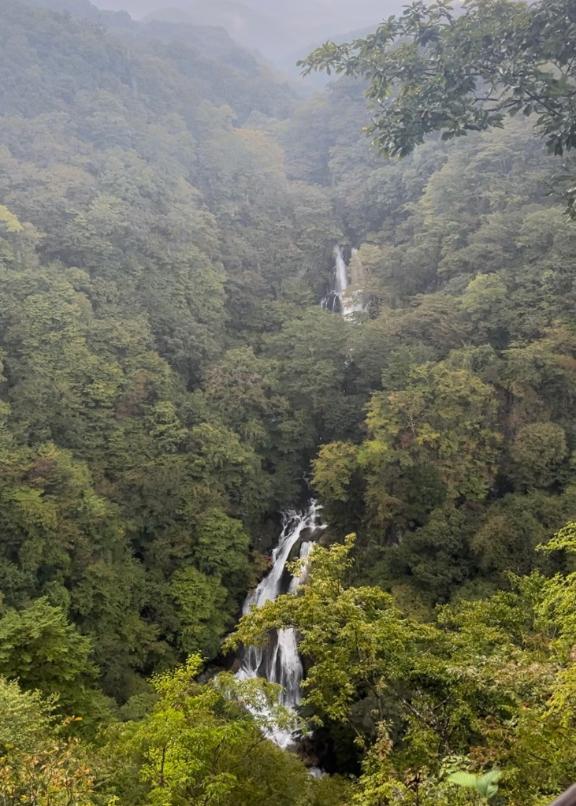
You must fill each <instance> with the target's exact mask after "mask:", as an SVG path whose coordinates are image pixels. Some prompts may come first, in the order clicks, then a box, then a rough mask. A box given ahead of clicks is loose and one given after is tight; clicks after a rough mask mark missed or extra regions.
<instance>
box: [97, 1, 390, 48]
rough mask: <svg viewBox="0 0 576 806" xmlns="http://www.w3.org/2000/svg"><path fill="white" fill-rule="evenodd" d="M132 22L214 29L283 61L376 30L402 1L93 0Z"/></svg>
mask: <svg viewBox="0 0 576 806" xmlns="http://www.w3.org/2000/svg"><path fill="white" fill-rule="evenodd" d="M93 2H95V3H96V4H97V5H99V6H100V7H101V8H109V9H115V10H119V9H125V10H126V11H129V12H130V13H131V14H132V15H133V16H137V17H143V16H146V15H149V14H150V13H154V15H155V16H166V17H168V18H172V19H178V15H180V16H181V17H182V18H183V15H186V18H187V19H188V20H189V21H190V22H193V23H195V24H201V25H218V26H221V27H224V28H226V30H228V33H229V34H230V35H231V36H232V37H233V38H235V39H236V40H237V41H238V42H240V43H241V44H243V45H245V46H247V47H249V48H252V49H257V50H259V51H260V52H261V53H263V54H265V55H266V56H267V57H268V58H272V59H274V57H275V56H279V57H280V58H283V57H286V56H287V55H289V54H291V53H295V52H297V51H298V50H301V49H306V48H307V47H308V46H311V45H314V44H316V43H319V42H321V41H323V40H324V39H327V38H329V37H330V36H337V35H338V34H345V33H348V32H350V31H356V30H361V29H365V28H368V27H372V26H375V25H376V24H377V23H378V22H380V21H381V20H382V19H384V18H385V17H386V16H388V15H389V14H391V13H394V12H395V11H398V10H399V9H400V8H401V7H402V5H403V4H404V0H93Z"/></svg>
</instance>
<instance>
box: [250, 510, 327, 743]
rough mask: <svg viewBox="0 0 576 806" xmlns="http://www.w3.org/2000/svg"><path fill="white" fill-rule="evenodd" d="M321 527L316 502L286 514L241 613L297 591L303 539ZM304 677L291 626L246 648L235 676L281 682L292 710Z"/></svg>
mask: <svg viewBox="0 0 576 806" xmlns="http://www.w3.org/2000/svg"><path fill="white" fill-rule="evenodd" d="M323 528H324V526H323V525H322V524H321V523H320V507H319V506H318V505H317V504H316V502H315V501H313V502H312V503H311V504H310V506H309V507H308V509H307V510H306V512H294V511H291V512H287V513H285V515H284V517H283V528H282V533H281V535H280V540H279V541H278V545H277V546H276V548H275V549H274V551H273V553H272V568H271V569H270V572H269V573H268V574H267V576H265V577H264V579H263V580H262V581H261V582H260V584H259V585H258V587H257V588H256V589H255V590H254V591H253V592H252V593H250V594H249V595H248V597H247V598H246V601H245V603H244V608H243V614H244V615H246V613H249V612H250V611H251V610H252V609H253V608H258V607H262V605H263V604H265V603H266V602H269V601H274V600H275V599H276V598H277V597H278V596H280V595H281V594H282V593H292V594H294V593H296V591H297V590H298V588H299V586H300V585H301V584H302V582H303V581H304V580H305V578H306V572H307V562H306V560H307V558H308V557H309V555H310V551H311V550H312V547H313V545H314V543H313V541H312V540H305V539H303V538H304V537H306V538H312V537H313V536H314V532H316V531H318V530H319V529H323ZM299 541H301V545H300V554H299V556H300V558H301V559H302V560H303V565H302V568H301V572H300V575H299V576H296V577H291V578H290V575H289V572H288V571H287V569H286V565H287V563H288V561H289V559H290V555H291V552H292V550H293V548H294V547H295V546H296V544H297V543H298V542H299ZM303 676H304V669H303V666H302V661H301V659H300V655H299V653H298V643H297V640H296V633H295V631H294V630H293V629H292V628H289V629H282V630H278V631H277V632H276V633H275V634H274V635H273V636H272V638H271V640H270V642H269V644H268V645H267V646H265V647H247V648H246V649H245V651H244V655H243V658H242V665H241V666H240V669H239V671H238V673H237V677H238V678H239V679H241V680H246V679H249V678H254V677H264V678H266V680H268V681H269V682H270V683H277V684H278V685H280V686H281V694H280V702H281V703H282V705H283V706H284V707H285V708H287V709H289V710H291V711H294V712H295V709H296V707H297V706H298V704H299V703H300V700H301V691H300V684H301V682H302V678H303ZM263 715H265V714H263ZM267 735H268V736H269V738H270V739H272V741H274V742H276V744H277V745H279V746H280V747H284V748H286V747H289V746H290V745H292V744H294V741H295V738H296V734H295V731H293V730H290V729H286V728H280V727H273V728H271V729H269V730H268V731H267Z"/></svg>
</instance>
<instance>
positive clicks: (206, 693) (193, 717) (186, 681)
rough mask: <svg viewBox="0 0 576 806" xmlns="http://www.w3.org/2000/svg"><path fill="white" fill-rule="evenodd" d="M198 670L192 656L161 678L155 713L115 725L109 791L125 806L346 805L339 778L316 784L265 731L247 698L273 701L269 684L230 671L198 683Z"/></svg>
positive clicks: (107, 751) (109, 749)
mask: <svg viewBox="0 0 576 806" xmlns="http://www.w3.org/2000/svg"><path fill="white" fill-rule="evenodd" d="M199 671H200V663H199V660H198V658H197V657H192V658H190V659H189V660H188V663H187V664H186V665H185V666H183V667H181V668H179V669H177V670H176V671H174V672H172V673H170V674H166V675H163V676H161V677H157V678H155V679H154V680H153V685H154V689H155V691H156V694H157V702H156V705H155V706H154V707H153V709H152V711H151V712H150V713H149V714H148V715H147V716H146V717H145V718H144V719H143V720H141V721H139V722H129V723H127V724H125V725H118V726H116V727H115V728H113V729H112V730H111V732H110V734H109V737H108V741H107V744H106V745H105V747H104V751H103V754H104V758H105V759H106V766H107V767H108V770H109V775H110V779H109V781H108V782H107V784H106V790H107V792H109V793H110V794H114V795H116V797H118V798H119V802H120V803H125V804H140V803H150V804H153V803H154V804H155V803H158V804H174V805H175V804H180V803H197V804H214V805H215V806H226V805H227V804H234V803H242V804H254V806H258V804H262V805H263V806H264V804H269V803H278V804H286V806H291V805H292V804H293V805H294V806H297V805H298V806H300V804H302V806H307V805H308V804H310V806H314V804H315V805H316V806H330V804H337V803H344V801H343V800H341V799H340V795H339V794H338V784H337V783H335V784H334V786H333V787H330V786H328V787H326V786H324V785H323V784H322V783H321V782H319V783H317V782H316V781H315V780H314V779H313V778H311V777H310V776H309V774H308V772H307V770H306V768H305V767H304V766H303V764H302V763H301V762H300V761H299V759H298V758H297V757H296V756H295V755H292V754H290V753H284V752H282V751H281V750H279V749H278V748H277V747H275V746H274V745H273V744H272V743H271V742H269V741H268V740H266V739H265V738H264V737H263V736H262V733H261V732H260V730H259V726H258V724H257V723H256V722H255V720H254V718H253V717H252V716H250V714H249V713H248V712H247V711H246V709H245V707H244V705H243V703H244V704H249V703H252V704H253V705H255V704H256V703H258V702H261V698H262V697H265V698H266V699H267V700H268V701H270V702H271V703H273V692H272V691H271V690H268V689H267V688H266V687H265V684H264V686H263V684H262V683H260V682H258V681H245V682H244V683H239V682H238V681H236V680H234V678H233V677H231V676H230V675H221V676H220V677H217V678H215V679H214V680H212V681H211V682H209V683H206V684H200V683H198V682H197V681H196V680H195V677H196V676H197V674H198V672H199ZM343 789H344V785H342V787H341V790H340V791H341V792H342V795H343V791H342V790H343Z"/></svg>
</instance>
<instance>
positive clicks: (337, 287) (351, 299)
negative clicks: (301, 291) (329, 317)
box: [322, 246, 364, 319]
mask: <svg viewBox="0 0 576 806" xmlns="http://www.w3.org/2000/svg"><path fill="white" fill-rule="evenodd" d="M356 253H357V250H356V249H353V250H352V254H353V255H354V254H356ZM349 286H350V283H349V280H348V266H347V265H346V261H345V260H344V253H343V252H342V247H341V246H335V247H334V289H333V290H332V291H331V292H330V293H329V294H328V295H327V296H326V297H325V298H324V299H323V300H322V307H323V308H325V309H327V310H329V311H333V312H336V311H338V310H339V311H340V312H341V314H342V316H343V317H344V318H345V319H348V318H350V317H351V316H353V315H354V314H355V313H359V312H362V311H363V310H364V304H363V302H362V299H361V296H362V295H361V293H359V292H357V291H355V292H351V291H350V289H349Z"/></svg>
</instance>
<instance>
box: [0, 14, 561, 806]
mask: <svg viewBox="0 0 576 806" xmlns="http://www.w3.org/2000/svg"><path fill="white" fill-rule="evenodd" d="M62 8H67V9H68V11H70V12H72V13H71V14H69V13H63V12H62V11H61V9H62ZM59 9H60V10H59ZM177 27H178V26H177ZM0 77H1V80H0V273H1V281H0V356H1V362H2V375H1V389H0V391H1V402H0V414H1V418H2V424H1V430H0V456H1V460H0V524H1V539H0V591H1V598H0V675H1V676H2V677H1V678H0V702H1V706H0V711H1V712H2V714H3V720H2V722H3V727H2V728H0V751H1V752H0V799H2V798H3V801H2V802H3V803H6V804H13V803H34V804H43V805H44V804H46V806H47V805H48V804H82V805H84V804H113V803H118V804H134V806H140V805H141V804H162V805H163V806H168V805H169V804H170V806H172V805H173V806H179V805H180V804H206V806H208V804H210V806H228V805H229V804H245V805H246V806H258V804H262V806H264V804H279V805H280V806H281V805H282V804H286V806H312V805H313V804H315V805H316V806H329V805H330V804H341V806H345V805H346V806H348V804H352V803H354V804H358V806H380V804H388V803H406V804H444V803H446V804H459V803H479V802H484V801H481V800H479V798H481V797H485V798H486V799H488V798H492V797H495V798H496V800H494V802H495V803H499V802H501V803H510V804H517V806H520V804H526V803H530V804H536V805H538V804H541V805H542V806H543V805H544V804H547V803H548V802H549V801H550V800H552V799H553V797H554V796H555V795H556V794H558V793H559V792H560V791H561V790H562V789H563V788H564V787H566V786H568V785H569V784H570V783H572V782H573V779H574V778H576V773H575V772H574V769H575V765H574V754H573V751H572V749H571V742H570V741H569V740H568V739H567V737H568V736H569V735H570V732H571V730H572V728H573V706H574V702H573V701H574V680H573V677H574V667H573V661H574V657H573V646H574V644H575V642H576V636H574V635H573V633H574V624H573V601H574V596H575V593H574V591H575V588H574V585H575V584H576V583H575V581H574V578H573V573H572V569H573V560H572V559H571V556H572V555H573V552H574V545H575V540H574V529H573V527H568V528H567V529H565V530H564V531H562V532H560V536H559V537H557V538H555V539H553V536H554V535H555V533H557V532H558V531H559V530H560V529H561V528H562V527H563V526H564V525H565V524H566V523H568V522H570V521H574V520H576V463H575V461H574V450H575V448H576V419H575V417H574V404H575V399H576V331H575V330H574V305H575V303H576V288H575V276H576V275H575V272H574V265H573V264H574V260H575V259H576V224H575V223H574V222H573V221H571V220H570V217H569V216H568V215H566V210H565V199H564V198H562V196H561V190H560V187H561V184H562V183H561V181H560V180H559V179H558V174H559V173H561V172H566V171H567V170H569V165H568V167H567V165H566V164H563V162H562V161H561V160H560V159H559V158H558V157H554V156H551V155H549V154H547V152H546V150H545V147H544V145H543V143H542V137H541V131H540V130H539V129H538V128H537V126H535V122H534V120H533V118H532V117H531V116H530V114H528V115H526V116H522V119H521V120H520V119H519V118H513V119H511V120H507V121H505V122H504V121H502V124H503V125H502V126H500V127H498V128H489V129H488V130H486V131H476V132H471V133H469V134H468V136H467V137H463V138H458V139H452V140H449V141H445V140H443V139H440V137H439V136H438V135H437V134H435V133H434V131H433V130H432V129H431V130H430V132H428V133H427V136H426V137H425V138H422V139H423V140H424V142H423V143H422V144H421V145H420V146H419V147H418V148H417V149H416V150H415V151H413V153H411V154H409V155H408V156H406V157H405V158H404V159H402V160H398V159H386V158H385V157H383V156H378V154H377V152H376V150H375V149H373V148H372V147H371V145H370V142H369V139H368V138H367V137H366V134H365V131H364V129H365V127H366V126H367V125H368V123H369V117H368V112H367V107H366V99H365V96H364V91H365V89H366V81H365V80H364V79H362V78H361V77H353V76H347V77H346V76H345V77H342V78H340V79H338V80H337V81H335V82H334V83H332V84H331V85H330V87H329V88H328V89H327V90H326V91H324V92H322V93H321V94H319V95H318V96H316V97H314V98H311V99H309V100H307V101H302V100H300V99H298V98H297V97H296V96H295V94H294V92H293V91H292V90H291V89H290V87H289V85H288V84H286V83H285V82H284V81H283V80H282V79H281V78H279V77H278V76H276V75H274V74H273V73H272V72H271V71H270V70H268V69H267V68H266V67H265V66H262V65H261V64H260V63H259V62H258V61H257V60H256V59H255V58H254V57H253V56H252V55H250V54H248V53H246V52H245V51H243V50H242V49H241V48H240V47H239V46H238V45H236V44H235V43H234V42H233V41H232V40H231V39H230V38H229V37H228V36H227V35H226V34H225V33H224V32H223V31H221V30H217V29H210V28H195V27H194V26H191V25H186V26H180V27H179V30H176V28H175V27H173V26H172V27H171V26H170V25H169V24H160V23H158V24H152V23H150V24H139V23H135V22H133V21H131V20H130V18H128V17H127V16H125V15H121V14H120V15H108V14H101V13H100V12H98V11H97V10H96V9H95V8H94V7H92V6H89V5H87V4H85V3H82V2H80V0H79V2H78V3H76V2H70V3H68V2H67V3H66V4H65V6H63V4H62V2H60V0H42V2H40V0H39V2H38V3H36V4H32V3H30V4H28V2H22V1H21V0H0ZM460 133H462V132H460ZM336 243H340V244H341V245H342V246H343V247H344V248H345V251H346V253H347V255H348V256H349V255H350V250H351V249H352V248H354V249H355V250H356V249H357V250H358V251H357V252H356V251H354V253H353V254H352V256H351V259H350V271H351V275H352V280H353V284H352V290H353V291H354V290H355V291H357V292H358V293H359V294H361V295H362V299H363V301H364V303H365V304H364V310H363V311H362V312H358V313H356V314H355V315H354V316H352V317H343V316H340V315H338V314H337V313H334V312H329V311H327V310H324V309H323V308H322V307H321V300H322V299H323V297H324V296H325V294H326V293H327V292H328V291H329V290H330V289H331V288H332V286H333V277H332V273H333V266H332V263H333V249H334V245H335V244H336ZM311 496H316V497H318V499H319V500H320V502H321V504H322V505H323V507H324V517H325V520H326V522H327V523H328V529H327V530H326V531H325V532H324V533H323V535H322V541H321V542H322V543H323V544H324V545H323V547H318V548H316V549H315V550H314V552H313V555H312V561H311V566H310V577H309V582H308V584H306V585H305V586H304V588H303V593H302V595H301V596H298V597H281V598H280V599H278V600H277V601H276V602H274V603H270V604H269V605H268V606H266V607H264V608H263V609H262V610H261V611H258V612H256V613H253V614H252V616H250V617H248V618H247V619H245V620H243V621H242V622H241V623H240V627H239V629H238V631H237V633H236V634H235V635H234V636H232V638H229V639H228V641H227V643H226V645H225V649H223V648H222V642H223V640H224V639H225V637H226V636H227V635H228V634H229V633H230V632H231V631H232V630H233V629H234V625H235V624H236V622H237V621H238V619H239V616H240V614H241V605H242V602H243V600H244V597H245V596H246V593H247V591H248V590H249V589H250V588H251V587H253V586H254V584H255V582H256V581H257V580H258V578H259V577H260V576H261V575H262V574H263V573H264V571H265V569H266V566H267V562H268V560H267V555H268V554H269V552H270V549H271V547H272V545H273V544H274V541H275V539H276V536H277V532H278V524H279V513H280V512H281V511H282V510H283V509H285V508H287V507H295V506H296V507H298V506H303V505H304V503H305V502H306V501H307V500H308V499H309V498H310V497H311ZM352 532H353V533H355V534H356V537H355V538H354V539H352V538H348V539H347V540H345V537H346V535H348V534H349V533H352ZM280 626H295V627H296V628H297V630H298V633H299V635H300V638H301V650H302V654H303V657H304V660H305V665H306V669H307V675H308V676H307V681H306V683H305V691H304V694H305V702H304V707H303V709H302V716H303V718H305V719H307V720H309V725H310V726H311V727H312V728H314V735H313V736H309V737H308V738H307V739H306V742H305V745H306V753H307V755H308V758H307V763H308V764H309V763H310V762H311V759H316V761H319V763H320V764H321V765H322V766H323V767H324V768H325V769H326V770H327V771H328V772H329V773H330V774H329V775H325V776H323V777H319V778H314V777H312V776H310V775H309V774H308V770H307V769H306V765H305V763H304V762H303V761H302V759H301V758H300V757H299V756H298V754H295V753H286V752H282V751H281V750H279V749H278V748H277V747H275V746H274V745H273V744H272V743H270V742H269V741H268V740H267V739H265V738H264V736H263V735H262V734H261V731H260V727H259V724H258V719H257V718H255V717H254V716H253V715H251V713H254V712H256V714H258V713H260V714H261V712H262V709H261V703H262V698H263V697H264V698H266V699H267V700H269V701H270V702H272V701H273V700H274V690H273V687H269V686H266V685H265V684H263V683H262V684H261V683H259V682H258V681H256V680H248V681H242V682H240V681H238V680H237V679H235V678H234V677H233V676H232V675H231V674H229V673H227V672H221V673H220V674H219V675H216V674H215V673H216V670H222V669H230V668H231V666H232V662H233V652H235V651H236V649H237V647H238V646H239V644H240V642H241V641H243V642H244V643H245V644H247V643H252V642H255V641H259V640H260V641H262V640H265V639H266V635H267V631H268V630H269V629H271V628H278V627H280ZM242 703H244V704H246V703H248V704H250V705H251V711H250V709H248V710H247V709H246V708H245V707H244V705H243V704H242ZM270 707H272V706H270ZM285 717H286V715H285V714H284V718H285ZM275 718H276V719H282V715H280V716H278V715H276V716H275ZM538 732H540V735H541V737H543V738H540V739H539V738H538V735H539V733H538ZM542 744H544V745H545V747H542ZM500 769H501V771H502V777H501V778H499V772H498V770H500ZM455 772H456V773H461V774H464V773H466V772H467V773H468V788H466V786H463V787H460V788H459V787H458V785H457V784H458V783H459V782H458V781H456V782H451V781H450V780H449V776H450V775H451V774H452V773H455ZM474 775H476V776H477V777H476V778H474V777H473V776H474ZM483 775H484V776H486V775H487V776H488V778H487V779H486V778H482V776H483ZM490 776H492V777H490ZM483 781H484V783H482V782H483ZM498 782H499V783H498ZM460 783H462V781H460ZM482 787H484V789H482ZM487 787H488V788H489V789H488V788H487ZM490 787H491V788H490ZM497 798H500V800H498V799H497Z"/></svg>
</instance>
